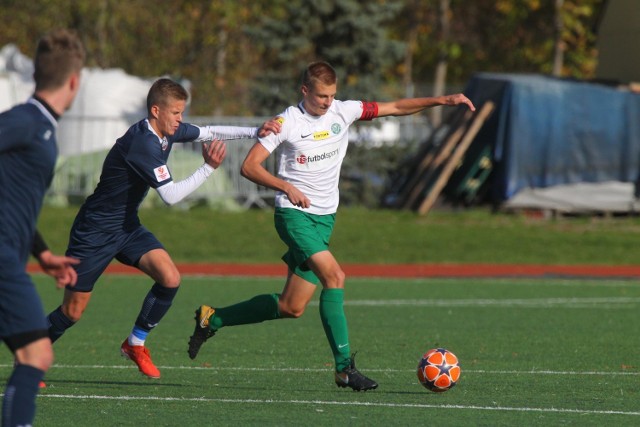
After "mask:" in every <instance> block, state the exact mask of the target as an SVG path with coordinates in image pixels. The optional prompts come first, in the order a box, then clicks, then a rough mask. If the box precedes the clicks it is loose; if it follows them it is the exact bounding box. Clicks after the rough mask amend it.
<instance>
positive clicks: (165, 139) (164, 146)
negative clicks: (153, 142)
mask: <svg viewBox="0 0 640 427" xmlns="http://www.w3.org/2000/svg"><path fill="white" fill-rule="evenodd" d="M167 147H169V141H167V138H166V137H164V138H162V151H165V150H166V149H167Z"/></svg>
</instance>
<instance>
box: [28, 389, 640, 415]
mask: <svg viewBox="0 0 640 427" xmlns="http://www.w3.org/2000/svg"><path fill="white" fill-rule="evenodd" d="M38 397H39V398H59V399H82V400H124V401H127V400H129V401H131V400H150V401H166V402H212V403H242V404H246V403H257V404H276V405H277V404H296V405H334V406H347V405H348V406H370V407H384V408H421V409H424V408H428V409H472V410H480V411H514V412H555V413H570V414H594V415H636V416H638V415H640V412H631V411H597V410H591V409H564V408H518V407H509V406H475V405H427V404H421V403H379V402H354V401H349V402H338V401H331V400H275V399H212V398H206V397H157V396H99V395H79V396H76V395H67V394H40V395H39V396H38Z"/></svg>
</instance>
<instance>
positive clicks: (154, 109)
mask: <svg viewBox="0 0 640 427" xmlns="http://www.w3.org/2000/svg"><path fill="white" fill-rule="evenodd" d="M149 115H150V116H151V118H154V119H157V118H158V116H159V115H160V107H158V106H157V105H152V106H151V110H149Z"/></svg>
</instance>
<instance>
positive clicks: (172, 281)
mask: <svg viewBox="0 0 640 427" xmlns="http://www.w3.org/2000/svg"><path fill="white" fill-rule="evenodd" d="M181 279H182V278H181V277H180V272H179V271H178V270H173V271H171V272H169V273H166V274H164V275H163V277H162V283H161V284H162V286H164V287H165V288H177V287H178V286H180V280H181Z"/></svg>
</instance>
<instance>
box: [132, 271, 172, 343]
mask: <svg viewBox="0 0 640 427" xmlns="http://www.w3.org/2000/svg"><path fill="white" fill-rule="evenodd" d="M177 292H178V288H177V287H176V288H165V287H164V286H162V285H160V284H158V283H154V285H153V286H152V287H151V290H150V291H149V293H148V294H147V296H146V297H145V298H144V302H143V303H142V308H141V309H140V314H138V318H137V319H136V326H137V327H139V328H141V329H142V330H145V331H147V332H148V331H150V330H151V329H153V328H155V327H156V325H157V324H158V323H160V320H161V319H162V318H163V317H164V315H165V314H167V311H169V307H171V303H172V302H173V298H174V297H175V296H176V293H177Z"/></svg>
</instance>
